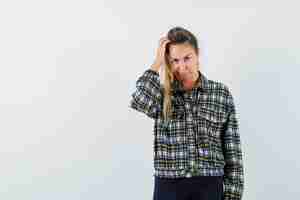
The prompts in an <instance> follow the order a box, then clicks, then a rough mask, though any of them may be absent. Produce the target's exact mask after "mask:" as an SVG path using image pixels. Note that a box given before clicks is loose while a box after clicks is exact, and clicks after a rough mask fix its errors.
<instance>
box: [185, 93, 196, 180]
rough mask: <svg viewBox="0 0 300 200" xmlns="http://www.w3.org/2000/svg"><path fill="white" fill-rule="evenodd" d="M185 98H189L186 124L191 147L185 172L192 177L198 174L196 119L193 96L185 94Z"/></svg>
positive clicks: (186, 102)
mask: <svg viewBox="0 0 300 200" xmlns="http://www.w3.org/2000/svg"><path fill="white" fill-rule="evenodd" d="M185 98H187V100H186V101H185V109H186V110H187V116H186V121H187V123H186V125H187V131H188V134H187V135H188V149H189V155H190V156H189V159H190V160H189V169H188V170H187V171H186V172H185V177H191V176H192V175H195V174H197V168H196V160H195V158H196V155H197V154H196V143H195V132H194V131H195V130H194V120H193V114H192V107H191V104H190V103H191V102H192V101H191V100H189V99H190V98H191V96H188V95H185Z"/></svg>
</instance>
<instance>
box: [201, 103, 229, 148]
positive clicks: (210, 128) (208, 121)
mask: <svg viewBox="0 0 300 200" xmlns="http://www.w3.org/2000/svg"><path fill="white" fill-rule="evenodd" d="M196 115H197V119H198V120H199V121H200V125H201V126H203V129H204V130H206V131H207V134H208V136H209V137H210V139H211V140H212V141H214V140H220V139H221V138H220V137H221V134H222V130H223V127H224V124H225V122H226V113H225V112H224V111H221V110H214V109H212V108H209V107H200V108H199V109H198V110H197V113H196ZM215 142H217V141H215Z"/></svg>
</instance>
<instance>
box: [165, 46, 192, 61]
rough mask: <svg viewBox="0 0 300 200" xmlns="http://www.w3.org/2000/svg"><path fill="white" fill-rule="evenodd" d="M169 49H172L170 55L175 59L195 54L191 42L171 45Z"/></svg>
mask: <svg viewBox="0 0 300 200" xmlns="http://www.w3.org/2000/svg"><path fill="white" fill-rule="evenodd" d="M169 51H170V55H169V56H170V58H171V59H175V58H177V59H179V58H182V57H185V56H188V55H194V54H195V50H194V48H193V47H192V46H191V45H189V44H175V45H170V48H169Z"/></svg>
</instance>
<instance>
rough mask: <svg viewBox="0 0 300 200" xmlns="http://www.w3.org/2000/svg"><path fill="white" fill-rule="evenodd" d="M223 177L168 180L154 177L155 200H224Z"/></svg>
mask: <svg viewBox="0 0 300 200" xmlns="http://www.w3.org/2000/svg"><path fill="white" fill-rule="evenodd" d="M223 192H224V189H223V176H193V177H190V178H186V177H184V178H177V179H167V178H159V177H157V176H154V191H153V200H222V199H223Z"/></svg>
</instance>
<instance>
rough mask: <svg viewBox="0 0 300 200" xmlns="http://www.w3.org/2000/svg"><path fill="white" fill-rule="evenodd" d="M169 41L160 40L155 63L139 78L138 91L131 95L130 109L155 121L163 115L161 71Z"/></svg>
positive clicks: (165, 38)
mask: <svg viewBox="0 0 300 200" xmlns="http://www.w3.org/2000/svg"><path fill="white" fill-rule="evenodd" d="M169 41H170V40H169V39H168V38H167V37H162V38H160V40H159V45H158V48H157V51H156V57H155V60H154V63H153V64H152V65H151V68H150V69H147V70H146V71H145V72H144V73H143V74H142V76H140V77H139V78H138V80H137V81H136V90H135V92H134V93H133V94H132V95H131V96H132V99H131V101H130V107H131V108H133V109H135V110H137V111H139V112H142V113H145V114H146V115H147V116H148V117H150V118H153V119H155V118H157V117H158V116H159V115H161V113H162V107H163V106H162V105H163V89H162V87H161V85H160V78H159V70H160V67H161V66H162V65H164V64H165V59H166V57H165V50H166V45H167V43H168V42H169Z"/></svg>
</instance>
